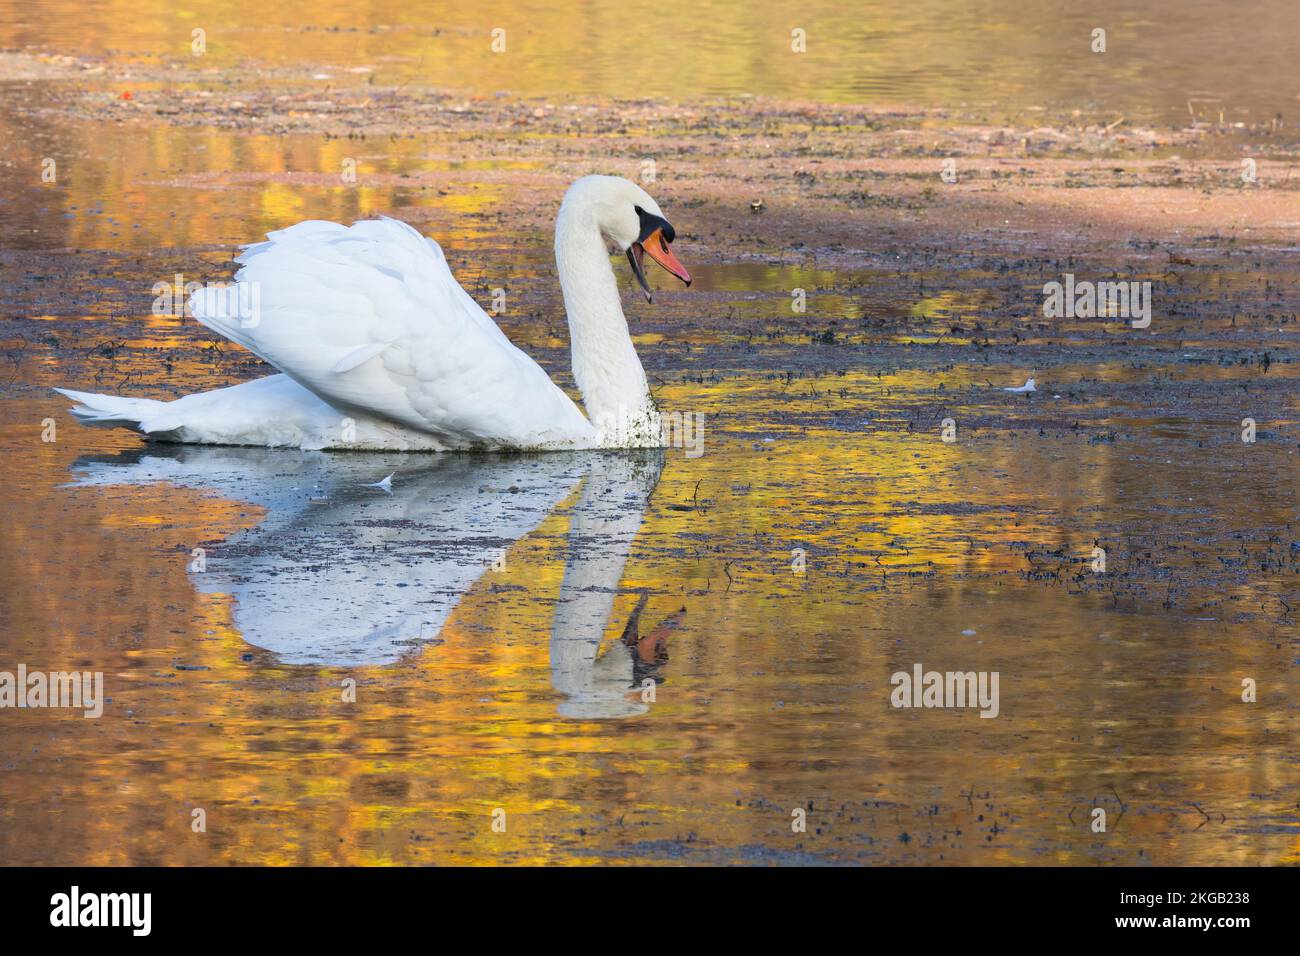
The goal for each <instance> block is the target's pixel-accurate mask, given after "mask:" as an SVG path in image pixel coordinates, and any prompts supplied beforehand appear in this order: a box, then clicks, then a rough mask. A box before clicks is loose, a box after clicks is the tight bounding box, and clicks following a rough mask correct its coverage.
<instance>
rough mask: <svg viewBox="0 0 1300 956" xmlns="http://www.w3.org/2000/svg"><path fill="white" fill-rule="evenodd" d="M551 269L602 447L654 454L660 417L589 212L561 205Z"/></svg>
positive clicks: (576, 377)
mask: <svg viewBox="0 0 1300 956" xmlns="http://www.w3.org/2000/svg"><path fill="white" fill-rule="evenodd" d="M555 264H556V267H557V268H558V269H559V273H560V288H561V289H563V290H564V308H565V311H566V312H568V315H569V338H570V342H571V345H572V358H573V378H574V381H576V382H577V384H578V390H579V391H580V392H582V403H583V405H585V406H586V409H587V416H588V418H590V419H591V423H592V424H593V425H594V426H595V427H596V430H597V431H598V432H599V433H600V436H601V443H602V444H603V445H604V446H606V447H625V448H639V447H658V446H659V445H660V444H661V435H660V429H661V426H660V419H659V413H658V411H657V410H656V409H655V405H654V401H653V399H651V397H650V386H649V384H648V383H647V382H646V377H645V370H644V369H643V368H642V367H641V360H640V359H639V358H637V354H636V349H635V348H634V347H633V345H632V336H631V335H630V334H628V330H627V319H626V318H625V317H624V315H623V306H622V303H621V302H620V301H619V295H618V283H617V282H616V281H615V279H614V270H613V269H611V268H610V267H609V255H608V254H607V253H606V252H605V240H604V238H603V237H602V236H601V234H600V227H599V225H598V224H597V222H596V217H595V214H594V212H593V211H592V210H591V209H590V208H589V207H584V206H583V205H582V204H580V203H571V202H565V203H564V205H563V206H562V207H561V208H560V215H559V218H558V219H557V220H556V222H555Z"/></svg>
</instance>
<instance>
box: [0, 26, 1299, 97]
mask: <svg viewBox="0 0 1300 956" xmlns="http://www.w3.org/2000/svg"><path fill="white" fill-rule="evenodd" d="M1099 26H1101V27H1104V28H1105V29H1106V30H1107V41H1108V47H1107V51H1106V53H1105V54H1096V53H1093V52H1092V50H1091V44H1092V31H1093V30H1094V29H1095V28H1097V27H1099ZM1296 26H1297V13H1296V10H1295V6H1294V4H1292V3H1290V2H1288V0H1248V2H1245V3H1242V2H1239V0H1181V2H1173V0H1168V2H1164V3H1157V4H1154V5H1146V6H1143V7H1140V8H1135V7H1134V6H1133V5H1132V4H1130V3H1125V2H1121V0H1100V2H1095V3H1091V4H1088V5H1087V6H1086V7H1084V6H1079V5H1067V4H1060V3H1056V2H1050V0H1009V2H1001V3H968V2H958V0H916V2H912V3H906V4H901V3H895V4H865V5H864V4H845V3H840V2H834V0H816V2H812V3H804V4H801V5H800V6H799V7H798V9H791V8H790V7H789V6H788V5H785V4H779V3H770V2H767V3H748V4H736V3H731V2H727V0H694V2H690V3H687V2H682V0H666V2H664V3H659V4H656V5H655V7H654V9H653V10H640V11H634V10H631V9H629V8H628V7H627V6H626V5H625V4H622V3H618V2H602V3H592V2H581V3H579V2H551V3H546V2H536V0H525V2H519V0H508V2H504V0H486V2H480V3H475V4H459V3H430V4H420V5H418V6H412V5H411V4H409V3H404V2H401V0H374V2H370V3H367V4H364V5H362V6H358V5H357V4H354V3H341V2H335V0H322V2H320V3H316V4H313V5H312V6H310V7H292V6H290V7H274V6H266V5H260V6H256V5H247V4H239V3H232V2H212V3H202V2H200V3H193V4H190V5H187V6H186V7H185V8H183V9H177V8H176V7H175V6H174V5H173V4H170V3H166V2H163V0H143V2H132V3H129V4H123V3H107V4H96V5H93V6H92V7H91V8H89V9H88V8H87V7H86V6H85V5H84V4H81V3H74V2H71V0H43V2H41V3H39V4H30V5H25V4H21V3H20V4H17V5H12V6H10V7H7V8H6V9H5V10H4V11H0V46H4V47H6V48H15V49H21V48H29V47H30V48H35V49H46V50H52V51H54V52H71V53H77V54H80V55H94V56H106V57H109V58H112V59H113V60H116V61H119V62H133V61H134V62H147V63H157V62H164V63H166V62H175V61H187V60H190V59H192V56H191V43H192V31H194V30H195V29H203V30H205V31H206V50H207V52H206V53H205V54H204V59H203V65H204V66H205V67H206V68H208V69H212V70H223V69H239V68H241V67H242V66H243V65H244V64H246V63H247V62H249V61H256V62H261V63H266V64H269V65H271V66H284V65H300V64H315V65H318V66H319V67H321V68H323V69H325V70H326V71H327V72H326V73H325V74H323V75H328V76H329V77H330V78H331V79H332V80H333V81H335V82H354V83H368V82H373V83H376V84H381V85H382V84H396V83H403V82H412V81H415V80H418V81H420V82H423V83H426V84H428V85H430V86H435V87H447V88H457V89H472V90H474V91H477V92H486V91H493V90H509V91H511V92H513V93H518V94H523V95H529V96H549V97H563V96H564V95H565V94H566V93H582V94H605V95H613V96H620V97H630V98H638V97H651V96H653V97H667V98H670V99H675V100H680V99H687V98H692V97H698V96H701V95H723V96H736V95H745V94H753V95H760V96H779V97H784V98H802V99H812V100H823V101H831V102H843V103H867V104H872V105H900V104H910V105H920V106H925V107H936V106H937V107H943V108H948V109H957V108H960V107H962V106H964V105H966V104H970V105H972V106H975V107H979V108H993V109H997V110H1006V111H1008V112H1009V113H1014V112H1019V111H1023V110H1026V109H1032V108H1034V107H1049V108H1057V107H1062V106H1065V107H1074V108H1079V109H1085V110H1089V111H1091V110H1094V109H1100V110H1105V111H1107V112H1111V113H1113V114H1114V115H1116V116H1119V115H1127V116H1129V117H1130V118H1132V117H1134V116H1155V117H1158V118H1160V119H1162V120H1164V121H1168V120H1170V119H1171V118H1173V117H1175V116H1177V115H1181V114H1185V112H1186V109H1187V106H1186V104H1187V101H1188V100H1189V99H1193V98H1195V99H1197V100H1198V101H1199V102H1202V103H1204V104H1207V105H1208V106H1213V107H1215V108H1222V109H1225V110H1226V111H1227V113H1228V114H1229V115H1230V116H1231V117H1233V118H1234V119H1235V118H1245V117H1254V118H1268V117H1271V116H1272V115H1273V113H1274V112H1277V111H1284V112H1285V111H1288V110H1291V109H1293V108H1294V105H1295V104H1294V100H1293V95H1294V91H1293V90H1291V89H1290V88H1289V87H1287V86H1286V84H1279V83H1277V82H1275V80H1276V78H1277V77H1279V76H1285V75H1287V73H1288V71H1289V70H1290V68H1291V67H1292V65H1293V64H1294V62H1295V60H1296V56H1297V53H1298V52H1300V50H1298V49H1297V42H1298V41H1297V33H1296V30H1295V27H1296ZM796 29H799V30H803V31H804V33H805V37H806V48H805V50H806V51H805V52H803V53H795V52H794V51H793V47H792V40H793V34H792V31H794V30H796ZM494 30H504V31H505V50H504V52H494V51H493V47H492V44H493V39H494V37H493V32H492V31H494Z"/></svg>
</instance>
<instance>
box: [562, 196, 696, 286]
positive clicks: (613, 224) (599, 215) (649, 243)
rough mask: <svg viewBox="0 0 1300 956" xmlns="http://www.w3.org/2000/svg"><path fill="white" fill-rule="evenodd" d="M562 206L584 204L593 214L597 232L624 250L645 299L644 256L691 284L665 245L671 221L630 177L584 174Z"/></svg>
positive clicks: (669, 237)
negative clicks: (597, 227) (598, 230)
mask: <svg viewBox="0 0 1300 956" xmlns="http://www.w3.org/2000/svg"><path fill="white" fill-rule="evenodd" d="M564 205H565V206H579V205H580V206H582V207H585V208H586V209H587V210H588V211H590V213H591V214H592V215H593V216H594V217H595V220H596V224H597V226H599V228H600V231H601V233H603V234H604V235H605V237H606V238H608V239H609V240H611V241H612V242H614V243H616V244H617V245H618V248H619V249H620V250H621V251H623V252H625V253H627V261H628V262H629V263H631V265H632V273H633V274H634V275H635V276H636V280H637V282H639V283H640V284H641V290H642V291H643V292H645V298H646V301H647V302H649V301H650V285H649V283H647V282H646V279H645V271H644V264H645V257H646V256H649V257H650V258H651V259H653V260H654V261H655V262H657V263H659V265H661V266H663V267H664V268H665V269H667V270H668V271H669V272H670V273H672V274H673V275H675V276H676V277H677V278H679V279H681V280H682V281H683V282H685V283H686V284H687V285H690V284H691V274H690V273H689V272H687V271H686V267H685V266H684V265H682V264H681V263H680V262H678V261H677V257H676V256H675V255H673V252H672V250H671V249H670V248H669V245H670V243H672V241H673V239H674V238H676V235H677V233H676V231H675V230H674V229H673V226H672V223H670V222H669V221H668V220H667V219H665V218H664V214H663V211H662V210H661V209H660V208H659V204H658V203H657V202H655V201H654V199H653V198H652V197H651V196H650V194H649V193H648V192H646V191H645V190H644V189H642V188H641V187H640V186H638V185H637V184H636V183H634V182H632V181H631V180H630V179H624V178H623V177H621V176H584V177H583V178H582V179H579V180H578V181H577V182H576V183H574V184H573V185H572V186H570V187H569V191H568V193H567V194H566V195H565V197H564Z"/></svg>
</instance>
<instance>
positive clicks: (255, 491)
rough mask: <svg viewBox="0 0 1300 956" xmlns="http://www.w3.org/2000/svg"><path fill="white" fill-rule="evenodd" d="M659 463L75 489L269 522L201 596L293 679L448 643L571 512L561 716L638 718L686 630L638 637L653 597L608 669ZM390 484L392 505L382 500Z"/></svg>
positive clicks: (358, 465)
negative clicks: (498, 577)
mask: <svg viewBox="0 0 1300 956" xmlns="http://www.w3.org/2000/svg"><path fill="white" fill-rule="evenodd" d="M662 468H663V452H662V451H659V450H646V451H637V452H622V453H609V452H579V453H553V454H541V455H437V456H424V455H402V454H397V453H394V454H391V455H387V454H364V455H351V454H331V453H328V452H291V451H277V450H268V449H262V448H229V447H210V446H206V447H205V446H177V447H175V448H172V449H168V450H167V451H160V450H159V448H158V446H153V447H152V448H150V449H149V450H148V451H145V452H130V453H126V454H122V455H118V456H113V457H109V458H85V459H82V460H80V461H78V462H77V464H76V465H74V472H75V473H76V479H75V481H74V484H75V485H78V486H85V485H121V484H152V483H156V482H164V483H167V484H170V485H173V486H177V487H182V488H189V489H195V490H200V491H205V492H209V493H212V494H215V495H217V496H219V497H221V498H224V499H229V500H236V501H246V502H249V503H250V504H253V505H256V506H259V507H261V508H263V509H265V511H266V514H265V516H264V517H263V519H262V520H261V521H260V522H259V523H258V524H257V525H256V526H255V527H253V528H250V529H247V530H244V531H239V532H237V533H235V534H233V535H231V536H230V537H229V538H227V539H226V540H224V541H223V542H221V543H220V544H218V545H214V546H211V547H209V548H207V549H206V550H205V552H204V553H203V555H202V562H201V569H200V567H199V566H198V565H196V564H195V563H194V562H191V564H192V566H191V568H190V579H191V581H192V582H193V584H194V586H195V587H196V589H198V590H199V591H201V592H204V593H221V594H227V595H229V596H230V597H231V599H232V614H233V619H234V624H235V626H236V627H237V628H238V630H239V631H240V633H241V634H242V635H243V638H244V640H245V641H247V642H248V643H250V644H252V645H255V646H257V647H260V648H264V649H265V650H267V651H270V652H272V653H273V654H274V655H275V656H276V657H277V658H278V659H279V660H280V661H282V662H284V663H286V664H302V665H314V666H331V667H372V666H383V665H386V664H392V663H394V662H396V661H398V660H399V659H400V658H402V657H403V656H404V655H407V654H409V653H411V650H412V648H413V646H418V645H420V644H424V643H428V642H431V641H434V640H437V639H438V638H439V636H440V634H441V632H442V629H443V626H444V625H445V623H446V622H447V619H448V618H449V617H450V616H451V614H452V612H453V611H454V610H455V608H456V606H457V604H458V603H459V601H460V599H461V597H462V596H463V595H464V594H465V593H466V592H468V591H469V590H470V589H471V588H472V587H473V586H474V585H475V583H476V582H478V581H479V579H480V578H482V577H483V576H484V575H485V574H488V573H490V571H491V569H492V567H493V566H494V564H497V565H498V566H499V562H501V561H502V560H503V559H504V555H505V552H506V551H507V550H508V549H509V548H510V547H511V546H512V545H513V544H514V543H515V542H517V541H519V540H520V539H521V538H524V537H525V536H527V535H528V534H529V533H531V532H532V531H534V530H535V529H536V528H537V527H538V526H539V525H540V524H541V523H542V522H543V521H544V520H545V519H546V517H547V516H548V515H550V514H551V513H552V512H554V511H555V510H556V509H557V507H559V506H560V504H561V503H562V502H564V501H566V500H568V499H570V498H572V499H574V504H573V506H572V508H571V510H570V512H569V530H568V536H567V547H566V549H565V552H566V553H565V566H564V577H563V583H562V585H561V588H560V594H559V598H558V601H557V603H556V608H555V613H554V619H553V623H552V627H551V635H550V662H551V680H552V684H553V685H554V687H555V689H556V690H557V691H559V692H561V693H562V694H564V695H565V698H566V699H565V701H564V702H563V703H562V704H561V705H560V708H559V709H560V713H561V714H562V715H565V716H570V717H584V718H589V717H619V716H630V715H634V714H637V713H642V712H644V711H645V710H646V709H647V705H646V704H645V703H642V701H641V695H640V694H639V693H636V692H637V691H640V690H641V689H642V687H643V686H646V685H644V682H645V681H646V680H654V679H655V677H656V671H657V669H658V666H659V664H660V663H661V662H662V660H663V656H664V643H665V639H666V635H667V633H668V632H669V631H671V630H672V629H673V627H675V626H676V625H677V623H678V620H677V618H678V615H674V616H673V617H672V618H670V619H669V620H668V621H666V622H664V623H663V624H662V625H660V626H659V627H658V628H653V629H650V630H649V633H647V634H644V635H643V634H642V633H641V630H642V628H643V626H644V625H643V623H642V612H643V609H644V607H645V601H646V597H647V595H644V594H642V595H641V596H640V597H639V600H638V603H637V605H636V608H635V609H634V610H633V612H632V615H631V617H630V618H629V621H628V624H627V627H626V628H625V629H624V632H623V636H622V638H621V639H620V640H618V641H616V642H614V643H613V644H612V646H611V647H610V648H609V649H608V650H607V651H606V652H605V653H604V654H599V653H598V652H599V650H600V645H601V640H602V637H603V635H604V632H605V629H606V625H607V624H608V623H609V620H610V616H611V614H612V612H613V609H614V600H615V597H616V595H617V593H618V586H619V581H620V579H621V578H622V575H623V570H624V567H625V565H626V563H627V559H628V555H629V553H630V551H631V547H632V542H633V539H634V538H635V536H636V534H637V532H638V530H639V529H640V527H641V524H642V521H643V518H644V514H645V510H646V507H647V505H648V503H649V500H650V496H651V495H652V494H653V492H654V489H655V486H656V485H657V484H658V481H659V474H660V471H661V470H662ZM389 474H391V475H392V476H393V477H392V481H391V490H388V489H387V486H386V487H376V486H375V485H374V483H375V482H376V481H379V480H380V479H382V478H384V477H385V476H387V475H389Z"/></svg>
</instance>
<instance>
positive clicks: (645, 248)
mask: <svg viewBox="0 0 1300 956" xmlns="http://www.w3.org/2000/svg"><path fill="white" fill-rule="evenodd" d="M643 256H649V257H650V258H651V259H653V260H654V261H655V262H657V263H659V264H660V265H661V266H663V267H664V268H665V269H667V270H668V271H669V272H671V273H672V274H673V275H675V276H676V277H677V278H679V279H681V280H682V281H683V282H685V283H686V284H687V285H690V284H691V274H690V273H689V272H687V271H686V267H685V266H684V265H682V264H681V263H680V262H678V261H677V257H676V256H675V255H673V251H672V250H671V249H670V248H668V243H667V242H666V241H665V240H664V233H663V230H662V229H656V230H655V231H654V232H652V233H650V235H648V236H646V237H645V241H644V242H634V243H632V245H631V246H629V247H628V250H627V258H628V261H629V262H631V263H632V271H633V272H634V273H635V274H636V278H637V281H638V282H640V283H641V289H642V291H644V292H645V300H646V301H647V302H649V301H650V285H649V283H647V282H646V279H645V271H644V269H643V262H644V260H643V258H642V257H643Z"/></svg>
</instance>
